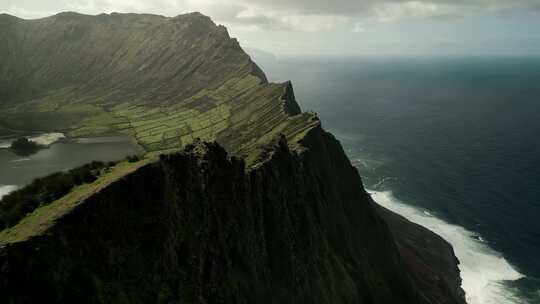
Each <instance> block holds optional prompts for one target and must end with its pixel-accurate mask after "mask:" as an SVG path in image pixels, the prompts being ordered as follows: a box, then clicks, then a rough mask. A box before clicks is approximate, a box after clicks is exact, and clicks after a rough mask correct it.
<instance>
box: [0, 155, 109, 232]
mask: <svg viewBox="0 0 540 304" xmlns="http://www.w3.org/2000/svg"><path fill="white" fill-rule="evenodd" d="M111 165H114V163H108V164H105V163H103V162H98V161H94V162H91V163H89V164H87V165H84V166H82V167H79V168H75V169H72V170H69V171H67V172H57V173H53V174H51V175H48V176H46V177H43V178H38V179H35V180H34V181H33V182H32V183H31V184H29V185H28V186H26V187H24V188H21V189H19V190H17V191H14V192H12V193H10V194H8V195H6V196H5V197H4V198H3V199H2V200H1V201H0V230H3V229H5V228H9V227H12V226H14V225H16V224H17V223H18V222H19V221H20V220H21V219H22V218H24V217H25V216H26V214H28V213H30V212H32V211H34V210H35V209H36V208H39V207H41V206H45V205H48V204H50V203H52V202H53V201H55V200H57V199H59V198H61V197H62V196H64V195H66V194H68V193H69V192H70V191H71V190H72V189H73V188H74V187H75V186H78V185H82V184H89V183H92V182H94V181H95V180H96V179H97V178H98V177H99V175H100V174H101V172H102V170H103V169H105V168H108V167H109V166H111Z"/></svg>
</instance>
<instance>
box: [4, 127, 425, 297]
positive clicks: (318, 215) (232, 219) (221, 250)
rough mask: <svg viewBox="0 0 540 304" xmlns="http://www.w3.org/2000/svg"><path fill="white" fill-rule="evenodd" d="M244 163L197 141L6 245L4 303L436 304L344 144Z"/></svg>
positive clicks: (320, 140) (321, 137)
mask: <svg viewBox="0 0 540 304" xmlns="http://www.w3.org/2000/svg"><path fill="white" fill-rule="evenodd" d="M305 142H306V147H310V148H308V149H307V150H305V151H304V152H303V153H301V154H296V153H291V152H290V151H289V148H288V145H287V143H286V142H285V139H284V138H283V137H281V138H279V141H278V142H277V143H275V145H273V146H270V147H269V148H270V150H269V152H268V153H269V154H268V155H267V157H268V159H267V161H265V162H264V164H262V165H261V166H260V167H258V168H257V169H254V170H250V171H247V172H246V168H245V164H244V162H243V161H242V160H240V159H237V158H228V157H227V153H226V152H225V150H224V149H223V148H221V147H219V146H218V145H216V144H203V143H200V144H196V145H193V146H189V147H187V149H186V151H185V152H182V153H177V154H171V155H166V156H161V157H160V160H159V161H157V162H155V163H152V164H149V165H146V166H143V167H142V168H140V169H138V170H137V171H135V172H133V173H131V174H129V175H127V176H125V177H124V178H122V179H119V180H117V181H115V182H114V183H112V184H110V186H108V187H106V188H105V189H103V190H101V191H99V192H98V193H96V194H94V195H92V196H91V197H89V198H88V199H86V200H85V201H84V202H82V203H81V204H80V205H78V206H77V207H76V208H74V209H73V210H71V211H70V212H69V213H68V214H66V215H64V216H63V217H61V218H59V219H58V220H57V222H56V223H55V225H54V226H52V227H51V228H50V229H48V230H47V231H45V232H44V233H42V234H40V235H36V236H33V237H31V238H29V239H28V240H26V241H22V242H15V243H10V244H6V245H4V247H3V248H2V249H1V250H0V252H1V253H0V265H1V267H0V269H1V270H0V271H1V279H0V290H2V295H1V297H2V298H3V300H4V302H7V303H10V302H13V303H22V302H27V303H30V302H37V301H41V300H43V299H48V300H54V301H56V302H65V303H71V302H74V301H77V302H81V300H82V301H83V302H88V303H96V302H97V303H124V302H125V303H154V302H160V303H170V302H175V303H183V302H187V303H306V302H314V303H428V302H427V301H426V300H425V299H424V298H423V296H422V292H420V291H418V290H417V289H415V287H414V284H413V283H412V281H411V280H410V279H409V276H408V273H407V271H406V269H405V267H404V265H403V264H402V261H401V258H400V256H399V253H398V251H397V248H396V246H395V244H394V242H393V239H392V237H391V235H390V233H389V231H388V229H386V225H385V223H384V222H383V221H382V220H381V218H380V217H379V216H378V215H377V214H376V212H374V209H373V208H374V207H373V205H372V204H369V201H368V197H367V195H366V193H365V192H364V191H362V188H361V187H360V179H359V177H358V174H357V173H356V170H355V169H354V168H353V167H352V166H351V165H350V164H349V162H348V160H347V159H346V158H345V156H344V154H343V152H342V151H341V149H340V147H339V145H338V143H337V142H336V141H335V140H334V139H333V138H332V137H331V136H329V135H328V134H326V133H324V131H322V130H321V129H315V130H314V131H312V132H310V134H308V135H307V136H306V138H305Z"/></svg>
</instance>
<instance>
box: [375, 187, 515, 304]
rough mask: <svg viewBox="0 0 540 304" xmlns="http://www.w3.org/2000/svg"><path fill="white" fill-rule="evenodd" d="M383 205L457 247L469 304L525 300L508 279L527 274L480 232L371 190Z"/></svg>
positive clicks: (501, 303) (388, 192)
mask: <svg viewBox="0 0 540 304" xmlns="http://www.w3.org/2000/svg"><path fill="white" fill-rule="evenodd" d="M369 193H370V194H371V196H372V197H373V199H374V200H375V201H376V202H377V203H379V204H380V205H381V206H383V207H385V208H387V209H390V210H392V211H393V212H395V213H398V214H400V215H402V216H404V217H406V218H407V219H408V220H410V221H412V222H414V223H417V224H420V225H422V226H424V227H426V228H428V229H430V230H431V231H433V232H435V233H437V234H438V235H440V236H441V237H443V238H444V239H445V240H447V241H448V242H449V243H450V244H452V246H453V247H454V251H455V254H456V256H457V257H458V259H459V261H460V263H461V264H460V265H459V269H460V271H461V278H462V279H463V283H462V288H463V289H464V290H465V293H466V297H467V303H469V304H510V303H525V302H524V301H523V300H521V299H519V298H518V297H517V296H516V295H515V294H514V293H513V292H512V290H511V289H510V288H507V287H506V286H505V285H504V282H505V281H515V280H518V279H521V278H523V277H524V275H522V274H521V273H519V272H518V271H517V270H516V269H514V267H512V265H510V263H508V261H507V260H505V259H504V257H502V255H501V254H500V253H498V252H496V251H494V250H493V249H491V248H490V247H489V246H488V245H487V243H484V242H483V241H481V240H483V239H481V238H479V235H478V234H477V233H474V232H472V231H469V230H467V229H465V228H463V227H460V226H456V225H452V224H449V223H447V222H445V221H444V220H441V219H438V218H436V217H434V216H433V215H431V213H429V212H427V211H425V210H420V209H418V208H415V207H412V206H408V205H406V204H404V203H402V202H400V201H398V200H397V199H396V198H395V197H394V196H393V195H392V192H390V191H384V192H378V191H371V190H370V191H369Z"/></svg>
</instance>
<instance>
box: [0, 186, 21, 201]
mask: <svg viewBox="0 0 540 304" xmlns="http://www.w3.org/2000/svg"><path fill="white" fill-rule="evenodd" d="M16 189H17V186H11V185H0V200H1V199H2V197H4V196H5V195H8V194H9V193H10V192H12V191H15V190H16Z"/></svg>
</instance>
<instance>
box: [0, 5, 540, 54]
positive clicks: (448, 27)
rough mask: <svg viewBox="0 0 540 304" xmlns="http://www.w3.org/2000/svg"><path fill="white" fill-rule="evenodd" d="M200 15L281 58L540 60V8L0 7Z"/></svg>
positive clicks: (45, 12)
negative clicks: (419, 57)
mask: <svg viewBox="0 0 540 304" xmlns="http://www.w3.org/2000/svg"><path fill="white" fill-rule="evenodd" d="M62 11H76V12H80V13H85V14H99V13H111V12H132V13H153V14H159V15H165V16H176V15H179V14H183V13H187V12H193V11H198V12H201V13H203V14H205V15H209V16H211V17H212V19H214V21H215V22H216V23H218V24H223V25H225V26H227V28H228V29H229V32H230V34H231V36H233V37H236V38H238V40H239V41H240V43H241V44H242V45H243V46H244V47H248V48H255V49H260V50H264V51H267V52H270V53H273V54H275V55H277V56H288V55H293V56H368V55H371V56H418V55H441V56H446V55H459V56H482V55H496V56H536V55H539V56H540V0H415V1H408V0H333V1H332V0H0V13H7V14H11V15H15V16H18V17H21V18H25V19H35V18H41V17H45V16H49V15H53V14H56V13H59V12H62Z"/></svg>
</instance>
